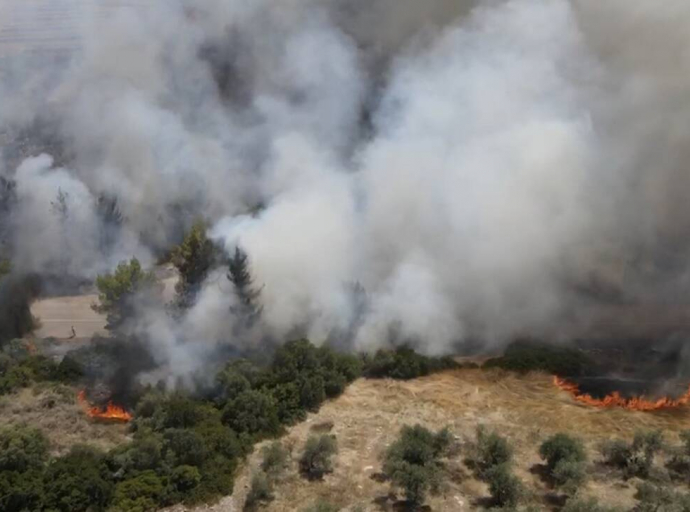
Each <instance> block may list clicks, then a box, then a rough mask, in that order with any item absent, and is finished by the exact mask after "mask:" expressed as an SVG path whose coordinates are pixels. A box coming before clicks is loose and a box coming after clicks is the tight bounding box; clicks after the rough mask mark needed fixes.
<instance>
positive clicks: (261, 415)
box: [223, 390, 281, 436]
mask: <svg viewBox="0 0 690 512" xmlns="http://www.w3.org/2000/svg"><path fill="white" fill-rule="evenodd" d="M223 423H225V424H226V425H228V426H229V427H230V428H232V429H233V430H234V431H235V432H239V433H242V432H246V433H248V434H257V435H259V436H272V435H276V434H278V433H279V432H280V430H281V426H280V420H279V419H278V411H277V409H276V404H275V401H274V399H273V397H272V396H271V395H269V394H267V393H265V392H262V391H256V390H250V391H243V392H242V393H240V394H239V395H237V397H236V398H235V399H234V400H228V402H227V404H226V405H225V408H224V409H223Z"/></svg>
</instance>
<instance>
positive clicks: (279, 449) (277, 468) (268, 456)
mask: <svg viewBox="0 0 690 512" xmlns="http://www.w3.org/2000/svg"><path fill="white" fill-rule="evenodd" d="M262 455H263V460H262V461H261V469H262V470H263V471H264V473H266V474H267V475H268V476H270V477H271V478H276V477H278V476H280V475H281V474H282V473H283V472H284V471H285V470H286V469H287V467H288V457H289V455H290V454H289V453H288V451H287V449H286V448H285V447H284V446H283V444H282V443H281V442H280V441H275V442H273V443H271V444H270V445H269V446H266V447H264V449H263V450H262Z"/></svg>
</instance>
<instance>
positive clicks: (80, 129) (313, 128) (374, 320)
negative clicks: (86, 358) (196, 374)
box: [0, 0, 690, 374]
mask: <svg viewBox="0 0 690 512" xmlns="http://www.w3.org/2000/svg"><path fill="white" fill-rule="evenodd" d="M44 4H45V2H42V1H35V2H26V1H18V0H10V1H9V2H3V6H2V7H0V18H1V19H3V20H10V21H9V22H0V141H2V142H1V144H2V145H1V146H0V154H1V155H4V156H3V158H2V160H1V161H2V163H1V164H0V172H2V175H4V176H5V177H7V178H11V179H13V180H15V181H16V183H17V204H16V206H15V207H14V208H13V210H12V214H11V215H10V216H9V217H8V218H7V219H4V220H3V221H1V222H3V223H5V224H6V225H9V226H10V229H9V233H10V234H9V236H8V239H7V240H6V246H7V247H9V248H11V251H12V256H13V259H14V261H15V262H16V263H17V265H19V266H20V267H21V269H22V270H26V271H39V272H41V271H42V272H47V271H54V269H55V268H56V265H65V270H64V271H65V272H68V273H71V274H80V275H83V276H85V277H93V276H94V275H95V274H96V273H98V272H102V271H104V270H107V269H110V268H112V267H113V266H114V265H115V264H116V263H117V262H118V261H120V260H122V259H125V258H129V257H131V256H138V257H139V258H141V259H142V260H143V261H144V262H145V263H147V264H151V262H152V261H153V259H154V256H155V255H156V254H158V253H160V251H162V250H164V249H165V248H167V247H169V246H170V245H172V244H175V243H178V242H179V241H180V239H181V237H182V235H183V233H184V231H185V230H186V229H188V228H189V226H190V225H191V224H192V223H193V222H194V221H195V220H196V219H198V218H199V217H203V218H206V219H208V220H209V221H210V223H211V225H212V229H211V233H212V234H213V236H214V237H215V238H217V239H218V240H219V241H221V243H223V244H224V246H225V247H226V248H227V249H228V251H229V252H230V251H232V250H233V249H234V247H235V246H236V244H238V243H239V244H241V245H242V247H243V248H245V250H246V251H247V252H248V254H249V255H250V258H251V262H252V273H253V275H254V277H255V280H256V282H257V283H258V284H260V285H261V286H263V289H262V301H263V306H264V310H263V315H262V319H263V327H262V329H263V330H264V333H265V334H267V335H270V336H272V337H277V338H280V337H285V336H288V335H291V334H293V333H296V332H299V333H304V334H306V335H309V336H310V337H311V338H312V339H313V340H314V341H316V342H321V341H323V340H324V339H327V338H329V337H340V338H342V339H344V340H345V342H347V343H349V344H352V345H353V346H355V347H357V348H361V349H371V348H375V347H379V346H384V345H386V344H388V343H391V342H393V343H400V342H410V343H413V344H415V345H416V346H418V347H419V348H420V349H422V350H424V351H426V352H430V353H440V352H443V351H446V350H448V349H450V348H451V347H453V346H454V345H455V344H458V343H462V342H464V340H467V339H482V340H485V341H486V342H488V343H501V342H505V341H506V340H509V339H511V338H512V337H513V336H516V335H519V334H525V333H536V334H542V333H547V334H549V335H552V336H560V335H564V336H565V335H567V334H568V333H567V332H564V327H563V325H565V324H564V323H563V322H562V321H563V319H564V318H566V317H568V316H569V315H570V316H571V315H573V314H574V312H576V311H577V308H579V307H581V306H582V305H583V304H586V303H587V301H588V300H590V299H587V298H586V297H585V296H583V294H582V293H581V292H578V291H577V290H578V289H581V288H583V287H586V286H589V284H590V283H591V282H592V280H593V279H595V280H598V281H597V282H603V283H605V284H606V286H612V287H613V288H615V289H616V293H617V294H618V296H619V298H621V299H620V300H628V301H679V300H682V299H683V297H684V296H685V295H684V294H685V293H686V290H687V286H688V274H687V270H688V267H687V262H688V258H687V256H688V252H689V251H688V249H689V247H688V243H689V241H690V237H689V236H688V234H690V233H689V231H690V215H689V213H690V212H689V211H688V209H689V208H690V202H688V201H687V197H688V194H690V173H688V162H689V161H690V158H689V157H690V154H689V153H688V152H689V151H690V149H688V148H690V145H688V139H689V136H690V103H688V101H687V98H688V97H689V96H688V94H689V93H690V52H688V51H687V50H686V48H688V47H690V30H688V27H689V26H690V4H688V3H687V2H685V1H682V0H669V1H665V2H663V3H654V4H652V3H650V2H645V1H642V0H626V1H623V0H610V1H607V2H605V3H598V2H591V1H585V0H572V1H567V0H553V1H550V2H543V1H541V0H502V1H475V2H471V1H463V2H457V1H450V0H448V1H446V0H435V1H426V2H419V1H414V0H404V1H401V0H396V1H393V0H374V1H367V2H364V1H360V0H318V1H317V0H282V1H276V0H259V1H254V2H244V1H239V0H208V1H206V2H203V3H200V2H192V1H185V0H175V1H170V0H152V1H148V2H136V1H132V0H128V1H121V2H118V1H114V0H111V1H109V2H106V3H105V4H103V3H102V2H96V1H87V0H81V1H76V0H72V1H68V0H55V1H54V2H51V5H52V6H53V8H55V9H58V7H59V8H60V9H63V10H64V11H59V9H58V11H59V12H64V13H67V14H65V15H64V16H66V19H68V20H69V23H67V22H64V20H63V22H64V23H63V25H64V27H63V28H64V30H63V31H62V32H61V31H60V30H59V29H58V28H56V27H59V26H62V25H60V23H58V22H54V23H55V24H54V25H50V24H49V22H48V21H46V20H45V18H44V17H45V16H46V14H45V9H42V8H41V6H42V5H44ZM199 4H201V5H199ZM12 20H14V25H13V24H12V23H13V21H12ZM18 20H19V21H18ZM26 26H32V27H39V28H41V29H43V30H45V31H47V32H50V34H48V35H49V36H50V37H53V38H54V40H55V41H59V44H58V43H57V42H56V43H55V44H53V45H46V44H44V43H43V42H41V41H38V40H36V39H31V38H28V39H22V36H21V34H22V27H26ZM13 27H14V28H13ZM50 27H52V28H50ZM24 30H25V31H26V28H25V29H24ZM51 31H52V32H51ZM27 37H28V36H27ZM33 37H34V38H35V37H36V36H35V34H34V36H33ZM46 37H48V36H46ZM39 39H40V38H39ZM46 46H50V51H49V50H48V49H47V48H46ZM38 127H47V128H44V129H42V130H39V128H38ZM32 134H33V135H32ZM27 140H29V141H31V144H29V149H28V150H27V149H26V147H27V144H28V143H27V142H26V141H27ZM22 148H24V149H23V150H22ZM27 151H28V153H30V154H29V155H27V154H25V153H26V152H27ZM40 154H42V156H39V155H40ZM18 155H20V156H21V158H20V157H19V156H18ZM27 156H31V157H33V158H28V159H24V157H27ZM21 160H23V161H21ZM60 191H62V192H63V193H64V194H66V197H67V198H66V200H65V201H66V203H67V205H68V208H69V215H67V216H66V217H65V218H62V217H60V215H59V212H58V213H56V210H55V207H54V205H52V203H53V202H55V201H56V197H57V196H58V194H59V193H60ZM101 194H107V195H108V196H111V197H116V198H117V199H118V202H119V205H120V208H121V209H122V213H123V215H124V217H125V218H126V221H125V223H124V225H123V226H122V229H121V230H120V231H119V232H118V233H117V237H118V242H117V243H116V244H114V249H113V250H110V251H108V252H107V253H104V251H103V250H102V248H101V247H99V244H98V239H99V232H100V230H101V229H102V226H101V224H100V222H101V221H100V220H99V217H98V215H97V212H96V209H95V206H94V205H95V204H96V200H97V198H98V197H99V196H100V195H101ZM0 232H2V230H0ZM355 283H358V284H359V286H355ZM356 290H359V292H357V291H356ZM362 290H364V291H362ZM232 300H233V298H232V294H231V290H230V285H229V283H228V282H227V280H225V277H224V275H223V274H222V272H221V273H219V274H214V275H212V276H211V277H210V278H209V280H208V282H207V283H206V285H205V286H204V289H203V291H202V293H201V296H200V298H199V300H198V302H197V304H196V305H195V306H194V307H193V308H192V309H191V310H190V311H189V312H188V313H187V314H186V315H185V316H184V317H183V318H181V319H179V320H175V321H173V320H171V319H170V318H169V317H168V316H167V315H166V314H165V312H164V311H163V310H160V311H159V310H158V309H156V308H153V309H152V308H145V309H144V310H143V311H142V314H141V318H140V319H139V320H138V322H139V326H140V328H141V329H143V330H144V331H145V332H147V333H148V334H149V336H150V337H151V339H152V343H153V344H154V346H156V347H158V349H159V350H157V351H156V352H157V354H158V357H159V358H160V363H161V364H162V365H164V366H166V367H169V368H172V369H173V370H174V371H173V373H174V374H186V373H188V372H190V371H192V370H193V369H194V368H195V364H196V363H197V361H199V360H201V359H202V358H203V357H204V353H206V352H208V351H210V350H212V348H211V347H213V346H214V344H215V343H218V342H224V343H233V340H228V339H227V336H228V335H227V333H228V328H229V325H230V324H231V323H232V318H231V315H229V313H228V311H229V307H230V305H231V302H232Z"/></svg>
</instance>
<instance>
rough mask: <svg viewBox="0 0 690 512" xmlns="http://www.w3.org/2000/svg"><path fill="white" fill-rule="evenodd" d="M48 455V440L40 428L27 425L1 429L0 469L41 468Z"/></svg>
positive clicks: (22, 469)
mask: <svg viewBox="0 0 690 512" xmlns="http://www.w3.org/2000/svg"><path fill="white" fill-rule="evenodd" d="M47 457H48V440H47V439H46V437H45V436H44V435H43V433H42V432H41V431H40V430H38V429H35V428H30V427H26V426H13V427H5V428H3V429H1V430H0V471H16V472H19V473H21V472H24V471H27V470H29V469H36V468H40V467H41V466H42V465H43V464H44V463H45V462H46V460H47Z"/></svg>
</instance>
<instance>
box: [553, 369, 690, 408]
mask: <svg viewBox="0 0 690 512" xmlns="http://www.w3.org/2000/svg"><path fill="white" fill-rule="evenodd" d="M553 383H554V384H555V385H556V386H558V388H560V389H561V390H562V391H566V392H568V393H570V394H571V395H572V396H573V398H575V400H577V401H578V402H581V403H583V404H586V405H591V406H593V407H622V408H623V409H629V410H632V411H659V410H662V409H673V408H676V407H680V406H682V405H687V404H688V403H690V387H689V388H688V391H687V392H686V393H685V394H684V395H682V396H680V397H679V398H676V399H673V398H668V397H663V398H659V399H658V400H648V399H646V398H644V397H642V396H638V397H631V398H624V397H623V396H621V394H620V393H619V392H618V391H614V392H613V393H611V394H610V395H606V396H605V397H604V398H594V397H592V395H589V394H587V393H581V392H580V388H579V387H578V385H577V384H573V383H572V382H568V381H566V380H565V379H561V378H560V377H557V376H555V375H554V377H553Z"/></svg>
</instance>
